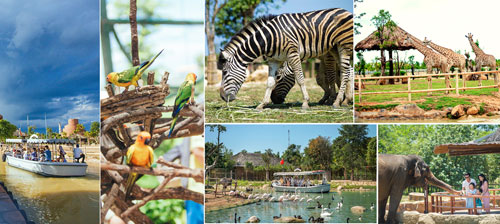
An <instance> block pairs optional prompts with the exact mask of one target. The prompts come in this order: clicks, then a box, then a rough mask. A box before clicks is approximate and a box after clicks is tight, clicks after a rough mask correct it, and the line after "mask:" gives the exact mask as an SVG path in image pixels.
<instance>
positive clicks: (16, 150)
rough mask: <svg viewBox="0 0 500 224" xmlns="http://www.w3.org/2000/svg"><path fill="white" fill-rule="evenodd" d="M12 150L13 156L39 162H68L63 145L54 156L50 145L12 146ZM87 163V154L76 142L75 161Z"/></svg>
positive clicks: (74, 149)
mask: <svg viewBox="0 0 500 224" xmlns="http://www.w3.org/2000/svg"><path fill="white" fill-rule="evenodd" d="M9 151H11V152H12V156H14V157H16V158H19V159H25V160H31V161H39V162H67V160H66V151H64V149H63V147H62V145H60V146H59V149H58V152H56V155H54V158H52V151H51V150H50V149H49V146H48V145H46V146H43V147H33V148H31V149H30V148H26V147H25V148H23V147H21V145H16V146H11V148H10V150H9ZM80 160H81V163H85V154H84V153H83V151H82V150H81V149H80V146H79V145H78V144H76V147H75V148H73V162H76V163H80Z"/></svg>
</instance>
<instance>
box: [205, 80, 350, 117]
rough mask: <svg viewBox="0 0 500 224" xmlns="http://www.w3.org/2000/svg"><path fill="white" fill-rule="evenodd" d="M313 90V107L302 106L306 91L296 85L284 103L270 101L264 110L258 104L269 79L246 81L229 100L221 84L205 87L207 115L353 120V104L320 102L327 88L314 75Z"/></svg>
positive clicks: (309, 85) (309, 87) (309, 86)
mask: <svg viewBox="0 0 500 224" xmlns="http://www.w3.org/2000/svg"><path fill="white" fill-rule="evenodd" d="M306 86H307V91H308V93H309V98H310V100H309V107H310V108H309V110H302V93H301V91H300V89H299V87H298V85H295V86H294V87H293V88H292V89H291V90H290V92H289V94H288V95H287V98H286V100H285V103H284V104H280V105H273V104H270V105H268V106H267V107H264V110H263V111H257V110H256V109H255V108H256V107H257V106H258V105H259V104H260V102H261V101H262V99H263V97H264V93H265V89H266V84H265V83H245V84H243V86H242V88H241V89H240V91H239V93H238V95H237V99H236V100H235V101H233V102H230V103H229V104H227V103H226V102H223V101H222V99H221V98H220V96H219V90H218V87H213V86H207V87H206V89H205V97H206V100H205V110H206V113H205V118H206V122H207V123H262V122H265V123H276V122H279V123H343V122H346V123H349V122H353V114H352V106H349V107H343V108H340V109H333V108H332V106H325V105H318V104H317V102H318V101H319V100H320V99H321V97H323V93H324V92H323V89H321V87H319V85H318V84H316V80H314V79H306Z"/></svg>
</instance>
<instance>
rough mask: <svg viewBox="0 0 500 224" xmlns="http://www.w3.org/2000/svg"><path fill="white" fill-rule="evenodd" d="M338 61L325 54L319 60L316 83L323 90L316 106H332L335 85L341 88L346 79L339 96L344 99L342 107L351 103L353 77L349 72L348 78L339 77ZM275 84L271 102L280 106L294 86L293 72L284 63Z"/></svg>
mask: <svg viewBox="0 0 500 224" xmlns="http://www.w3.org/2000/svg"><path fill="white" fill-rule="evenodd" d="M338 63H339V61H338V59H337V58H336V54H333V56H331V55H329V54H327V55H325V56H323V57H322V58H321V63H320V68H319V71H318V74H317V75H316V83H317V84H318V85H319V86H321V88H322V89H323V90H324V92H325V93H324V95H323V97H322V98H321V100H319V102H318V104H326V105H332V104H333V102H334V100H335V99H336V96H337V93H336V91H335V89H336V87H335V84H336V85H337V86H338V87H337V88H339V87H340V86H341V79H342V78H344V79H346V82H347V84H348V85H346V93H345V95H344V96H340V97H342V98H345V100H343V103H342V104H343V105H348V103H350V102H352V96H353V95H352V94H353V92H352V88H353V87H352V86H351V84H352V80H351V79H352V78H353V77H354V76H353V74H351V73H352V71H351V72H349V75H348V76H343V77H340V65H339V64H338ZM351 69H352V68H351ZM277 77H278V80H277V83H276V87H275V88H274V89H273V91H272V93H271V100H272V102H273V103H274V104H281V103H283V102H284V101H285V98H286V95H287V94H288V92H289V91H290V89H292V87H293V86H294V85H295V78H294V76H293V71H292V69H291V68H290V66H288V63H287V62H285V63H284V64H283V66H282V67H280V68H279V69H278V71H277Z"/></svg>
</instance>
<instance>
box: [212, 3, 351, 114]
mask: <svg viewBox="0 0 500 224" xmlns="http://www.w3.org/2000/svg"><path fill="white" fill-rule="evenodd" d="M335 45H336V46H337V47H336V49H337V53H338V57H339V59H340V65H341V66H340V70H341V73H342V74H345V76H348V75H347V74H348V73H349V67H350V65H351V64H352V63H351V61H352V55H353V50H352V46H353V16H352V13H351V12H348V11H347V10H345V9H340V8H333V9H325V10H318V11H311V12H306V13H288V14H281V15H278V16H276V15H270V16H265V17H261V18H258V19H256V20H254V21H252V22H250V23H249V24H248V25H246V26H245V27H244V28H243V29H242V30H240V31H239V32H238V33H237V34H236V35H235V36H233V37H232V38H231V40H230V41H229V43H227V44H226V46H225V47H224V49H223V50H222V51H221V53H220V55H219V61H218V67H219V68H220V69H222V81H221V88H220V96H221V98H222V99H223V100H224V101H227V102H230V101H233V100H235V99H236V94H237V93H238V91H239V89H240V88H241V85H242V84H243V82H244V81H245V78H246V68H247V67H248V64H250V63H252V62H253V61H254V60H256V59H257V58H259V57H261V56H262V57H263V58H264V59H265V60H267V61H268V64H269V77H268V80H267V88H266V92H265V94H264V99H263V101H262V102H261V103H260V104H259V105H258V106H257V109H258V110H262V109H263V108H264V106H265V105H267V104H268V103H269V102H270V101H271V91H272V90H273V89H274V87H275V84H276V78H277V75H276V72H277V70H278V69H279V68H280V67H281V66H282V65H283V63H284V62H285V61H286V62H287V63H288V64H289V66H290V67H291V69H292V70H293V74H294V76H295V80H296V81H297V83H298V84H299V86H300V89H301V92H302V96H303V103H302V108H303V109H307V108H309V105H308V101H309V95H308V93H307V90H306V86H305V83H304V75H303V72H302V66H301V62H302V61H304V60H307V59H309V58H317V57H321V56H323V55H325V54H328V53H330V54H333V53H332V49H333V48H334V46H335ZM346 85H347V83H346V82H345V80H344V79H342V83H341V88H340V91H339V94H340V95H344V91H345V86H346ZM334 106H336V107H338V106H340V97H337V99H336V100H335V103H334Z"/></svg>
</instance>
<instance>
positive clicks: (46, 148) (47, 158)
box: [45, 145, 52, 162]
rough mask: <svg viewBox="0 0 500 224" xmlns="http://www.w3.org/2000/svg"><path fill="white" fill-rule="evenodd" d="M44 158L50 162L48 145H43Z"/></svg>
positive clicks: (50, 153) (50, 156) (50, 155)
mask: <svg viewBox="0 0 500 224" xmlns="http://www.w3.org/2000/svg"><path fill="white" fill-rule="evenodd" d="M45 159H46V160H47V161H48V162H51V161H52V152H51V151H50V149H49V146H48V145H46V146H45Z"/></svg>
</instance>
